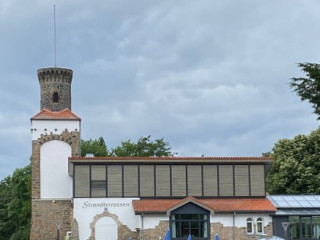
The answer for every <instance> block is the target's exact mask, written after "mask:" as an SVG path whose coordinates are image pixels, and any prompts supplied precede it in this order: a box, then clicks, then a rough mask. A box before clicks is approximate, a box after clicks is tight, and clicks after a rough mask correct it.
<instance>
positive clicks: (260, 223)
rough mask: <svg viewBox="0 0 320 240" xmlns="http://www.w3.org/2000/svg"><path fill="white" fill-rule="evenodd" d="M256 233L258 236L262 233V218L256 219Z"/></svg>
mask: <svg viewBox="0 0 320 240" xmlns="http://www.w3.org/2000/svg"><path fill="white" fill-rule="evenodd" d="M257 233H258V234H262V233H263V220H262V218H258V219H257Z"/></svg>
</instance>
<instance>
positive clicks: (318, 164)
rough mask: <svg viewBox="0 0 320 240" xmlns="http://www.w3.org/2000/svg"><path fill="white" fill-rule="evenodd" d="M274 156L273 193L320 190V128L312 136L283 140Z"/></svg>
mask: <svg viewBox="0 0 320 240" xmlns="http://www.w3.org/2000/svg"><path fill="white" fill-rule="evenodd" d="M271 155H272V156H273V157H274V162H273V164H272V167H271V169H270V171H269V174H268V176H267V191H268V192H269V194H300V193H310V194H311V193H312V194H319V193H320V161H319V159H320V128H319V129H318V130H316V131H313V132H311V134H310V135H298V136H296V137H294V138H293V139H281V140H279V141H278V142H277V143H276V144H275V146H274V148H273V149H272V151H271Z"/></svg>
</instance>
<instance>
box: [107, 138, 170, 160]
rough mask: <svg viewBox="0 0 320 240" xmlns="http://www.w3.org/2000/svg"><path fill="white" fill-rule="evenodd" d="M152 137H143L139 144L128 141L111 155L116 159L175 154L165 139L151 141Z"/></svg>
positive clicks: (122, 143)
mask: <svg viewBox="0 0 320 240" xmlns="http://www.w3.org/2000/svg"><path fill="white" fill-rule="evenodd" d="M150 138H151V136H150V135H149V136H147V137H141V138H139V140H138V141H137V143H134V142H131V140H130V139H129V140H127V141H124V142H121V145H120V146H118V147H116V148H114V149H112V151H111V153H110V155H111V156H116V157H168V156H173V155H174V154H173V153H172V152H171V151H170V149H171V148H170V147H169V143H167V142H165V141H164V140H163V138H160V139H156V140H155V141H151V140H150Z"/></svg>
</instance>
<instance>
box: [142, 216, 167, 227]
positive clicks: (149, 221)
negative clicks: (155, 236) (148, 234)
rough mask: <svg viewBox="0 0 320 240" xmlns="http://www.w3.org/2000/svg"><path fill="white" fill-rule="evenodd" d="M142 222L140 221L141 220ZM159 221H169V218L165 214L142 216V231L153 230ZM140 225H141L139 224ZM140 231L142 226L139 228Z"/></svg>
mask: <svg viewBox="0 0 320 240" xmlns="http://www.w3.org/2000/svg"><path fill="white" fill-rule="evenodd" d="M141 221H142V219H141ZM160 221H169V216H167V215H166V214H152V215H150V214H144V216H143V228H144V229H149V228H150V229H154V228H156V226H158V225H159V223H160ZM141 224H142V223H141ZM140 229H142V226H140Z"/></svg>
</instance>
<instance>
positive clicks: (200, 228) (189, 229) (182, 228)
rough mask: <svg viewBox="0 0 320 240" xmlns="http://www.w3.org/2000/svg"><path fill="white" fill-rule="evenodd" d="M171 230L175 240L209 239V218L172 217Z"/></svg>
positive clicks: (194, 215)
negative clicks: (190, 238) (187, 239)
mask: <svg viewBox="0 0 320 240" xmlns="http://www.w3.org/2000/svg"><path fill="white" fill-rule="evenodd" d="M171 226H172V227H171V230H172V237H173V238H185V239H186V238H187V237H188V235H189V234H191V236H192V237H194V238H196V237H197V238H198V237H202V238H208V237H209V230H208V226H209V222H208V216H207V215H204V214H176V215H173V216H171Z"/></svg>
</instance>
